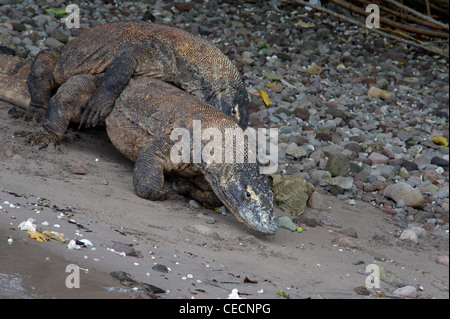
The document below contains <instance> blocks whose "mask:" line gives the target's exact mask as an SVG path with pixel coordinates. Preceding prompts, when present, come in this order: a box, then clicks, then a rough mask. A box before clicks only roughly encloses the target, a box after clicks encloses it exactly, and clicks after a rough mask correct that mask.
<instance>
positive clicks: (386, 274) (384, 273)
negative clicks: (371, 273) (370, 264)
mask: <svg viewBox="0 0 450 319" xmlns="http://www.w3.org/2000/svg"><path fill="white" fill-rule="evenodd" d="M374 264H375V265H376V266H378V270H379V274H380V280H382V281H384V282H385V283H387V284H388V285H391V286H393V287H397V288H399V287H403V286H404V284H403V281H402V280H401V279H400V277H399V276H398V275H397V274H396V273H394V272H392V271H390V270H389V269H387V268H386V267H385V266H384V265H383V264H381V263H380V262H375V263H374Z"/></svg>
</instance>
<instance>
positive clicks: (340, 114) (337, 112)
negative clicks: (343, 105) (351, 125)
mask: <svg viewBox="0 0 450 319" xmlns="http://www.w3.org/2000/svg"><path fill="white" fill-rule="evenodd" d="M326 113H328V114H331V115H332V116H333V117H334V118H337V117H338V118H341V119H343V120H345V119H346V118H347V116H346V115H345V112H344V111H342V110H340V109H338V108H337V107H329V108H328V109H327V110H326Z"/></svg>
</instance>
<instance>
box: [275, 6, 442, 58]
mask: <svg viewBox="0 0 450 319" xmlns="http://www.w3.org/2000/svg"><path fill="white" fill-rule="evenodd" d="M281 1H282V2H286V3H293V4H298V5H301V6H305V7H311V8H313V9H315V10H317V11H320V12H324V13H326V14H328V15H331V16H333V17H336V18H338V19H340V20H341V21H345V22H348V23H351V24H354V25H357V26H359V27H361V28H367V27H366V25H365V24H362V23H361V22H359V21H356V20H354V19H351V18H348V17H346V16H344V15H342V14H339V13H336V12H333V11H331V10H328V9H326V8H323V7H320V6H316V5H314V4H311V3H309V2H305V1H301V0H281ZM370 31H371V32H375V33H378V34H380V35H381V36H383V37H386V38H390V39H393V40H396V41H398V42H401V43H405V44H408V45H411V46H414V47H417V48H420V49H422V50H424V51H427V52H431V53H434V54H438V55H440V56H443V57H445V58H447V59H449V56H448V54H446V53H445V52H443V51H442V50H439V49H436V48H434V47H430V46H426V45H422V44H420V43H416V42H413V41H410V40H406V39H402V38H399V37H397V36H394V35H391V34H389V33H385V32H383V31H380V30H377V29H376V28H373V29H370Z"/></svg>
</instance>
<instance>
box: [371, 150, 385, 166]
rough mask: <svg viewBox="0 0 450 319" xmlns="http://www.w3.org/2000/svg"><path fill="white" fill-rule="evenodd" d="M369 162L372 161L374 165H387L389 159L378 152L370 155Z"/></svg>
mask: <svg viewBox="0 0 450 319" xmlns="http://www.w3.org/2000/svg"><path fill="white" fill-rule="evenodd" d="M369 161H371V163H372V165H378V164H387V162H388V161H389V157H387V156H385V155H383V154H380V153H377V152H372V153H371V154H370V155H369Z"/></svg>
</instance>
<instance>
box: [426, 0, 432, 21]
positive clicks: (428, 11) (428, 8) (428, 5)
mask: <svg viewBox="0 0 450 319" xmlns="http://www.w3.org/2000/svg"><path fill="white" fill-rule="evenodd" d="M425 6H426V7H427V14H428V16H429V17H431V10H430V3H429V2H428V0H425Z"/></svg>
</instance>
